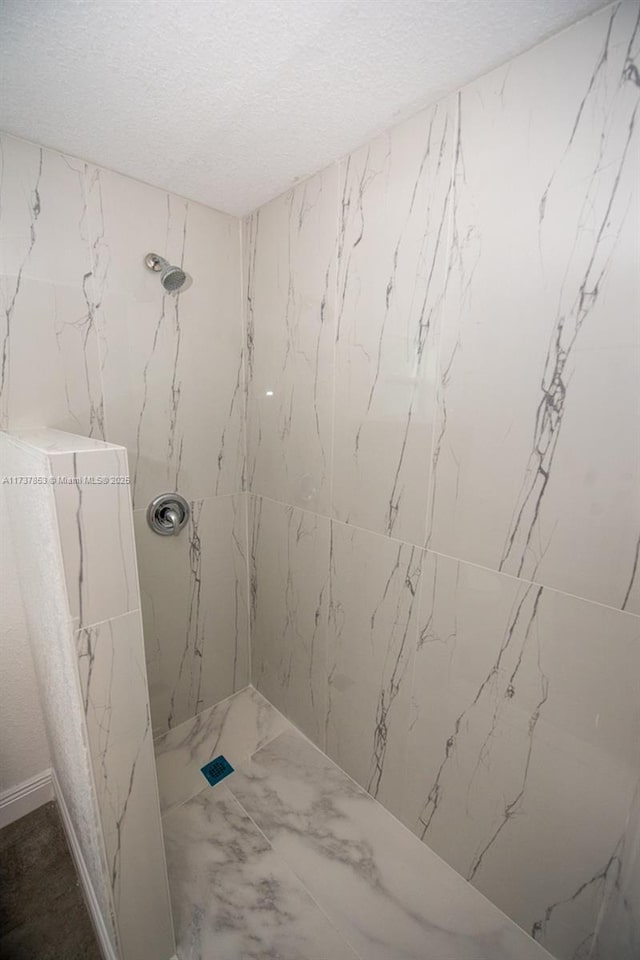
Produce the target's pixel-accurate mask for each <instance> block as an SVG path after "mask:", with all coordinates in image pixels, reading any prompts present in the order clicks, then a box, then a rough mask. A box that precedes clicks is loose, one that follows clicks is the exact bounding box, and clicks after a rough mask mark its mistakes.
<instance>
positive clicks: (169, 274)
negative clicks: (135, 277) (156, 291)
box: [144, 253, 187, 293]
mask: <svg viewBox="0 0 640 960" xmlns="http://www.w3.org/2000/svg"><path fill="white" fill-rule="evenodd" d="M144 262H145V266H146V267H148V268H149V270H153V271H154V272H155V273H159V274H160V283H161V284H162V286H163V287H164V288H165V290H166V291H167V292H168V293H177V292H178V290H180V289H182V287H183V286H184V284H185V282H186V279H187V275H186V273H185V272H184V270H183V269H182V268H181V267H175V266H172V264H170V263H169V261H168V260H165V258H164V257H160V256H158V254H157V253H148V254H147V255H146V257H145V258H144Z"/></svg>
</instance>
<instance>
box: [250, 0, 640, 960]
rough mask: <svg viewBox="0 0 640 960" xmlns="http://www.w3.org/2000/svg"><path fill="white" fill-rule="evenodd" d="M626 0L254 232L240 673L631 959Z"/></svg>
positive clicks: (396, 800) (425, 822) (355, 773)
mask: <svg viewBox="0 0 640 960" xmlns="http://www.w3.org/2000/svg"><path fill="white" fill-rule="evenodd" d="M638 19H639V17H638V7H637V4H635V3H631V2H625V3H621V4H615V5H613V6H610V7H607V8H606V9H604V10H602V11H600V12H598V13H597V14H595V15H594V16H592V17H590V18H588V19H587V20H585V21H583V22H581V23H579V24H577V25H575V26H574V27H572V28H571V29H569V30H567V31H565V32H564V33H563V34H561V35H559V36H558V37H555V38H553V39H551V40H549V41H548V42H546V43H545V44H543V45H541V46H539V47H537V48H535V49H533V50H531V51H529V52H528V53H526V54H524V55H523V56H521V57H519V58H518V59H516V60H514V61H513V62H511V63H509V64H507V65H505V66H504V67H502V68H500V69H499V70H496V71H494V72H493V73H491V74H490V75H488V76H486V77H483V78H481V79H480V80H478V81H475V82H474V83H472V84H470V85H468V86H467V87H465V88H463V89H462V90H460V91H457V92H456V93H455V94H454V95H452V96H451V97H449V98H448V99H447V100H445V101H444V102H443V103H441V104H438V105H436V106H435V107H431V108H428V109H427V110H425V111H423V112H422V113H421V114H419V115H418V116H416V117H414V118H413V119H412V120H410V121H408V122H407V123H403V124H402V125H400V126H399V127H396V128H394V129H393V130H391V131H389V132H388V133H387V134H385V135H383V136H381V137H379V138H378V139H376V140H374V141H373V142H372V143H371V144H369V145H367V146H365V147H363V148H361V149H360V150H358V151H356V152H355V153H354V154H352V155H351V156H349V157H347V158H345V159H344V160H343V161H341V162H340V163H339V164H336V165H334V166H333V167H332V168H330V169H329V170H326V171H323V172H322V173H321V174H318V175H317V176H315V177H312V178H311V179H310V180H308V181H306V182H305V183H301V184H297V185H295V186H294V187H293V188H292V190H291V191H290V192H289V193H288V194H286V195H284V196H283V197H280V198H278V199H277V200H274V201H272V202H271V203H270V204H268V205H266V206H265V207H263V208H261V209H260V210H259V211H258V212H257V213H256V214H254V215H253V216H252V217H251V218H250V219H249V220H248V221H247V222H246V223H245V225H244V242H245V247H246V250H245V275H244V284H245V295H246V311H247V360H248V364H247V371H248V376H247V387H248V405H247V415H248V426H247V436H248V463H249V471H248V484H249V489H250V492H251V495H250V506H249V513H250V595H251V635H252V677H253V682H254V683H255V684H256V686H257V687H258V689H259V690H260V691H261V692H262V693H264V695H265V696H266V697H267V698H268V699H269V700H271V701H272V702H273V703H274V704H275V705H276V706H277V707H278V708H279V709H281V710H282V712H283V713H284V714H285V715H287V716H288V717H289V718H290V719H291V720H293V722H294V723H296V724H297V725H298V726H299V727H300V728H301V729H302V730H304V732H305V733H307V735H308V736H309V737H311V738H312V739H313V740H314V742H315V743H317V744H318V745H319V746H320V747H321V748H322V749H325V750H326V751H327V752H328V753H329V755H330V756H331V757H332V758H333V759H335V760H336V761H337V762H338V763H339V764H340V765H341V766H342V767H343V768H344V769H345V770H346V771H347V772H348V773H350V774H351V776H352V777H353V778H354V779H355V780H356V781H357V782H358V783H360V784H361V785H362V786H364V787H365V788H366V789H367V790H369V791H370V792H371V793H372V794H373V795H375V796H377V797H378V799H380V800H381V801H382V802H383V803H384V804H385V805H386V806H387V807H388V808H389V809H390V810H392V811H393V812H394V813H395V814H396V816H397V817H399V818H400V819H401V820H403V821H404V822H405V823H406V824H407V825H408V826H409V827H410V828H411V829H412V830H414V831H415V832H416V834H417V835H418V836H420V837H422V838H423V839H424V841H425V842H426V843H427V844H429V845H430V846H431V847H433V849H435V850H436V851H437V852H438V853H439V854H440V855H441V856H442V857H443V858H444V859H445V860H447V861H448V862H449V863H451V864H452V865H453V866H454V867H455V868H456V869H457V870H458V871H459V872H461V873H462V874H463V875H464V876H465V877H468V878H469V879H470V880H471V881H472V882H473V883H474V885H476V886H477V887H478V888H479V889H480V890H481V891H483V892H484V893H486V894H487V896H489V897H490V898H491V899H492V900H493V901H494V902H495V903H497V904H498V906H500V907H501V908H502V909H503V910H505V911H506V912H507V913H508V914H509V915H510V916H512V917H513V918H514V919H515V920H516V921H517V922H518V923H519V924H521V925H522V926H523V927H524V929H526V930H527V931H528V932H529V933H531V934H532V935H533V936H534V937H535V939H536V940H538V941H539V942H541V943H543V944H544V945H545V946H546V947H547V949H549V950H550V951H551V952H552V953H554V954H555V955H556V956H558V957H559V958H562V960H585V958H588V957H592V958H595V957H596V956H597V957H599V958H600V960H632V958H634V957H635V956H636V954H637V951H638V949H640V944H639V943H638V941H637V937H636V939H635V940H634V939H633V936H634V935H632V934H629V935H628V936H627V935H626V934H625V936H627V940H626V941H624V946H623V947H622V946H621V947H618V946H616V948H615V949H614V947H613V946H611V943H612V942H613V941H611V940H608V941H607V940H606V938H605V937H604V934H603V937H601V938H600V940H599V942H596V939H595V935H596V929H597V924H598V918H599V916H600V915H601V911H602V908H603V905H604V904H605V902H608V904H609V915H611V916H613V915H614V914H613V913H612V912H611V911H614V910H615V909H616V904H617V906H618V907H620V906H621V905H622V906H623V907H624V910H625V911H627V913H628V914H629V916H627V918H626V920H625V923H626V927H625V929H628V930H632V931H633V930H636V931H637V928H638V917H637V916H636V914H637V913H638V908H637V906H636V905H635V903H634V902H633V899H632V898H630V897H629V894H628V890H630V889H632V883H633V868H632V866H628V865H627V866H626V867H625V868H624V869H625V870H626V873H624V878H625V879H624V880H623V879H621V877H622V876H623V873H622V868H621V867H620V863H621V862H622V859H623V858H622V856H621V853H620V851H621V849H622V846H624V849H625V850H626V851H627V853H626V854H625V859H624V862H625V864H629V863H631V861H632V853H631V852H629V851H630V850H631V851H632V850H633V849H635V848H634V847H633V843H634V842H635V841H633V838H630V837H629V835H628V834H627V833H626V830H627V827H626V825H627V822H628V818H629V810H630V808H631V804H632V801H633V797H634V791H635V789H636V784H637V780H638V773H639V770H640V706H639V705H640V697H639V694H640V616H639V614H640V606H639V603H640V599H639V598H640V592H639V591H640V571H639V569H638V544H639V542H640V541H639V539H638V538H639V536H640V498H639V497H638V488H639V481H640V449H639V444H638V435H639V431H638V427H639V424H640V409H639V406H638V393H637V383H638V378H639V375H640V327H639V325H638V316H639V312H640V310H639V308H640V283H639V279H640V270H639V269H638V267H639V265H640V249H639V248H640V231H639V229H638V224H639V223H640V209H639V202H638V186H639V185H638V169H640V163H639V161H640V155H639V149H638V104H639V94H640V84H639V83H638V75H639V73H638V71H639V69H640V65H639V64H638V53H639V47H640V27H639V23H638ZM308 231H313V243H312V242H311V241H310V239H309V236H308ZM329 341H331V342H329ZM328 398H331V399H328ZM328 408H329V409H328ZM629 822H630V823H631V824H633V822H634V821H629ZM629 829H631V828H629ZM625 838H626V839H625ZM636 859H637V858H636ZM634 862H635V861H634ZM619 874H620V876H618V875H619ZM629 878H631V879H629ZM603 931H604V932H606V929H605V928H604V927H603ZM618 942H619V941H618ZM616 951H617V952H616Z"/></svg>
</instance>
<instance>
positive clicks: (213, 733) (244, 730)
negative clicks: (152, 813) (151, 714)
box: [156, 687, 550, 960]
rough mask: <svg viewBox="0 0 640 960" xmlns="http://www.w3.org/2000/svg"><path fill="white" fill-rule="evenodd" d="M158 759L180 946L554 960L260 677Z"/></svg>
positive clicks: (416, 958) (363, 956) (341, 958)
mask: <svg viewBox="0 0 640 960" xmlns="http://www.w3.org/2000/svg"><path fill="white" fill-rule="evenodd" d="M220 754H223V755H224V756H225V757H226V759H227V760H228V761H229V762H230V763H231V765H232V766H233V767H234V768H235V770H234V772H233V773H232V774H230V775H229V776H228V777H226V778H225V779H224V780H223V781H221V782H220V783H218V784H217V785H216V786H213V787H212V786H209V784H208V783H207V781H206V780H205V778H204V777H203V775H202V773H201V772H200V769H201V767H202V766H203V765H204V764H206V763H207V762H208V761H209V760H211V759H212V758H213V757H217V756H218V755H220ZM156 759H157V767H158V780H159V789H160V802H161V806H162V808H163V829H164V838H165V847H166V852H167V866H168V873H169V885H170V889H171V900H172V906H173V915H174V924H175V929H176V940H177V945H178V957H179V958H180V960H358V958H360V960H543V958H546V960H549V958H550V954H549V953H547V952H546V951H545V950H544V949H543V948H542V947H541V946H540V945H539V944H537V943H535V942H534V941H533V940H532V939H531V938H530V937H529V936H528V935H527V934H526V933H525V932H524V931H523V930H521V929H520V927H518V926H517V925H516V924H515V923H514V922H513V921H512V920H510V919H509V918H508V917H506V916H505V915H504V914H503V913H502V912H501V911H500V910H498V908H497V907H495V906H494V905H493V904H491V903H490V902H489V901H488V900H486V899H485V898H484V897H483V896H482V894H480V893H479V892H478V891H477V890H475V889H474V888H473V887H472V886H471V885H470V884H469V883H467V881H466V880H464V879H463V878H462V877H461V876H460V875H459V874H457V873H456V872H455V871H454V870H453V869H452V868H451V867H449V866H448V865H447V864H446V863H445V862H444V861H443V860H441V859H440V858H439V857H438V856H437V855H436V854H435V853H433V851H431V850H430V849H429V848H428V847H427V846H425V844H424V843H422V842H421V841H420V840H419V839H418V838H417V837H416V836H414V834H412V833H411V832H410V831H409V830H408V829H407V828H406V827H405V826H403V825H402V824H401V823H400V822H399V821H398V820H396V819H395V817H394V816H393V815H392V814H391V813H389V812H388V811H387V810H385V809H384V807H382V806H381V805H380V804H379V803H378V802H377V801H376V800H374V799H373V798H372V797H370V796H369V794H367V793H366V792H365V791H364V790H363V789H362V788H361V787H359V786H358V785H357V784H356V783H355V782H354V781H353V780H352V779H351V778H350V777H349V776H348V775H347V774H346V773H345V772H344V771H343V770H341V769H340V767H338V766H336V765H335V764H334V763H333V762H332V761H331V760H330V759H329V758H328V757H327V756H325V754H323V753H321V752H320V751H319V750H318V749H317V748H316V747H315V746H314V745H313V744H312V743H311V742H310V741H309V740H307V739H306V737H305V736H304V735H303V734H301V733H300V732H299V731H298V730H297V729H296V728H295V727H294V726H292V724H291V723H289V722H288V721H287V720H286V719H285V718H284V717H283V716H282V714H280V713H279V712H278V711H277V710H276V709H275V708H274V707H273V706H272V705H271V704H270V703H269V702H268V701H267V700H265V699H264V697H262V696H261V695H260V694H259V693H258V692H257V691H256V690H255V689H254V688H253V687H247V688H246V689H245V690H242V691H241V692H240V693H237V694H235V695H234V696H232V697H229V699H227V700H224V701H223V702H222V703H219V704H216V706H214V707H212V708H210V709H209V710H206V711H204V712H203V713H201V714H199V715H198V716H196V717H195V718H193V719H191V720H187V721H186V722H185V723H183V724H181V725H180V726H179V727H175V728H174V729H172V730H171V731H169V733H167V734H165V735H163V736H161V737H159V738H158V740H157V741H156Z"/></svg>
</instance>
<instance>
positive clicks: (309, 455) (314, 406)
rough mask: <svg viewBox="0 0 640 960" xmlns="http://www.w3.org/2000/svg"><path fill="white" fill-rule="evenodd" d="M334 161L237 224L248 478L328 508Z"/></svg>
mask: <svg viewBox="0 0 640 960" xmlns="http://www.w3.org/2000/svg"><path fill="white" fill-rule="evenodd" d="M337 191H338V171H337V168H336V167H335V166H334V167H329V168H328V169H327V170H325V171H323V172H322V173H320V174H318V175H317V176H315V177H312V178H311V179H310V180H307V181H305V182H304V183H302V184H300V185H299V186H296V187H294V188H293V189H292V190H291V191H289V193H286V194H284V195H283V196H282V197H279V198H278V199H277V200H274V201H273V202H272V203H269V204H267V205H266V206H264V207H261V208H260V210H259V211H257V213H255V214H254V215H253V216H252V217H250V218H249V220H248V221H246V222H245V225H244V237H245V251H244V253H245V261H246V263H245V290H246V308H245V309H246V324H247V351H246V353H247V386H248V399H247V412H248V420H247V434H248V437H249V440H248V464H247V482H248V484H249V489H250V490H251V491H252V492H253V493H257V494H262V495H263V496H267V497H271V498H272V499H274V500H283V499H284V500H286V501H287V502H288V503H292V504H296V505H298V506H301V507H305V508H306V509H308V510H314V511H315V512H317V513H322V514H327V513H328V510H329V479H330V470H331V411H332V398H333V369H332V366H333V350H334V339H335V299H334V295H333V294H334V287H335V251H336V210H337Z"/></svg>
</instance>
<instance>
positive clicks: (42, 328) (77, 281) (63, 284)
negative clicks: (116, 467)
mask: <svg viewBox="0 0 640 960" xmlns="http://www.w3.org/2000/svg"><path fill="white" fill-rule="evenodd" d="M85 214H86V209H85V191H84V178H83V164H82V163H81V162H80V161H77V160H73V159H71V158H69V157H65V156H63V155H62V154H59V153H55V152H54V151H51V150H45V149H44V148H41V147H38V146H36V145H35V144H32V143H25V142H24V141H22V140H15V139H14V138H13V137H9V136H7V135H5V134H2V135H0V316H1V317H2V320H0V425H2V426H3V427H7V426H9V425H11V426H12V427H18V426H28V427H33V426H38V425H52V426H58V427H63V428H65V429H68V430H75V431H76V432H78V433H85V434H90V435H92V436H97V437H102V436H104V417H103V409H102V392H101V384H100V363H99V356H98V340H97V335H96V329H95V309H94V307H95V305H94V297H93V286H92V284H93V277H92V267H91V252H90V241H89V236H88V224H87V221H86V216H85ZM36 345H37V348H36Z"/></svg>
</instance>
